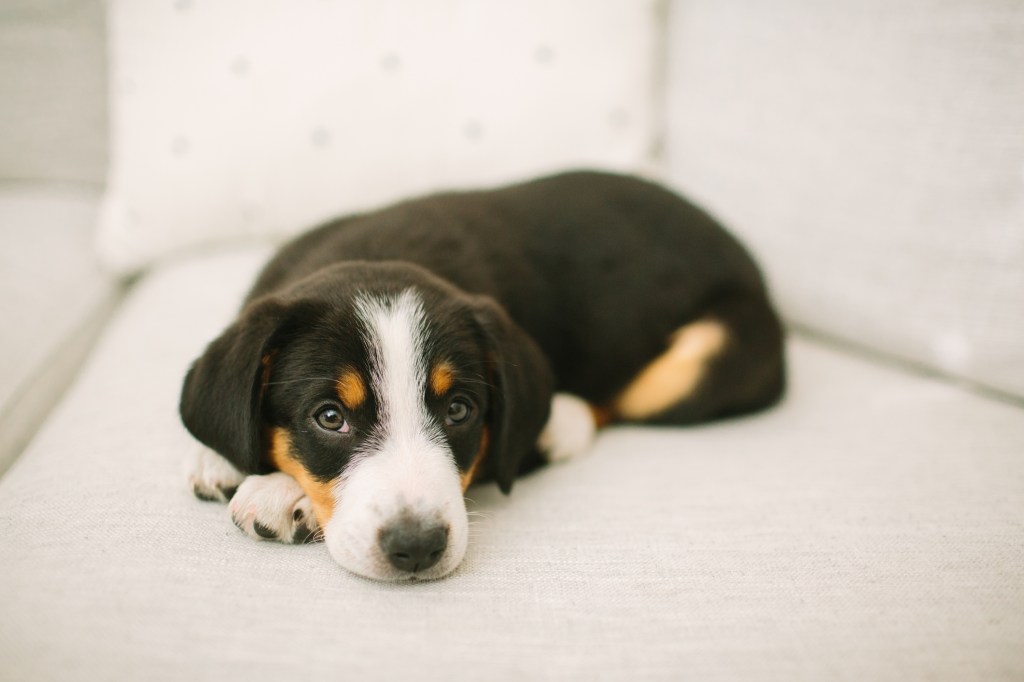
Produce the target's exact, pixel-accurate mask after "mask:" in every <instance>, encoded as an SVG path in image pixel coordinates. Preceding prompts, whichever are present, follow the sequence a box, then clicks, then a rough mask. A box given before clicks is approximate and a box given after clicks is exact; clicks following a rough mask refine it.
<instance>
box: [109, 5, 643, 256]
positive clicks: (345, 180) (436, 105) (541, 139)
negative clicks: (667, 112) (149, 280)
mask: <svg viewBox="0 0 1024 682" xmlns="http://www.w3.org/2000/svg"><path fill="white" fill-rule="evenodd" d="M655 5H656V1H655V0H644V1H639V2H638V1H636V0H602V1H601V2H600V3H592V2H588V1H587V0H558V1H553V0H516V1H515V2H484V1H481V2H460V1H457V0H444V1H437V0H435V1H433V2H398V1H394V0H386V1H380V0H375V1H374V2H356V1H354V0H261V1H260V2H252V1H251V0H217V1H216V2H213V1H210V2H204V1H202V0H159V1H157V0H113V1H112V2H111V3H110V5H109V11H110V14H111V20H110V27H111V38H110V42H111V53H112V62H113V63H112V119H113V125H114V130H113V139H114V144H113V157H112V163H111V166H112V169H111V177H110V183H109V188H108V196H107V200H106V202H105V207H104V212H103V216H102V219H101V225H100V228H99V234H98V249H99V252H100V254H101V256H102V258H103V259H104V261H105V262H106V263H107V264H108V265H110V266H111V267H112V268H113V269H115V270H118V271H120V272H133V271H136V270H138V269H141V268H143V267H145V266H146V265H148V264H150V263H152V262H153V261H155V260H157V259H159V258H161V257H164V256H166V255H169V254H173V253H176V252H180V251H182V250H185V249H189V248H193V247H197V246H203V245H207V244H212V243H218V242H224V241H230V240H238V239H244V238H249V237H253V236H266V235H275V236H277V235H287V234H291V233H295V232H298V231H301V230H303V229H305V228H307V227H310V226H311V225H313V224H315V223H316V222H318V221H320V220H323V219H326V218H328V217H331V216H334V215H338V214H342V213H346V212H351V211H355V210H362V209H367V208H372V207H374V206H377V205H380V204H382V203H386V202H388V201H392V200H395V199H399V198H403V197H406V196H410V195H413V194H418V193H422V192H426V191H431V190H435V189H442V188H464V187H479V186H487V185H492V184H496V183H501V182H505V181H509V180H515V179H520V178H525V177H528V176H531V175H537V174H541V173H545V172H549V171H553V170H558V169H562V168H567V167H575V166H600V167H606V168H618V169H623V170H643V169H644V168H645V167H647V165H648V163H649V161H650V155H651V153H652V149H653V148H654V146H655V145H654V141H655V138H656V135H655V130H654V127H655V126H654V117H655V116H654V112H655V102H656V98H655V96H654V88H655V72H656V68H655V64H656V61H657V55H656V49H655V43H656V40H655V34H656V31H657V13H656V11H655Z"/></svg>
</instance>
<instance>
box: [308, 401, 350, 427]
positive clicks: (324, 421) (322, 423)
mask: <svg viewBox="0 0 1024 682" xmlns="http://www.w3.org/2000/svg"><path fill="white" fill-rule="evenodd" d="M316 423H317V425H318V426H319V427H320V428H321V429H324V430H325V431H337V432H338V433H348V432H349V430H350V428H351V427H349V425H348V420H347V419H345V415H343V414H342V413H341V410H339V409H337V408H336V407H330V406H328V407H324V408H321V409H320V411H319V412H317V413H316Z"/></svg>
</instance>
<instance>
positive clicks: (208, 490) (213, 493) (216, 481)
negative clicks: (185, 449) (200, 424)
mask: <svg viewBox="0 0 1024 682" xmlns="http://www.w3.org/2000/svg"><path fill="white" fill-rule="evenodd" d="M188 467H189V469H188V482H189V485H191V486H192V492H193V493H195V496H196V497H198V498H199V499H200V500H206V501H208V502H227V501H228V500H230V499H231V496H232V495H234V494H235V491H236V490H237V489H238V486H239V485H240V484H241V483H242V479H244V478H245V474H243V473H242V472H241V471H239V470H238V469H236V468H235V467H234V465H233V464H231V462H229V461H227V460H226V459H224V458H223V457H221V456H220V455H218V454H217V453H216V452H214V451H213V450H211V449H210V448H208V447H206V446H199V447H197V448H196V451H195V455H194V456H193V457H192V460H191V461H190V462H189V464H188Z"/></svg>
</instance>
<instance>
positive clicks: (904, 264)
mask: <svg viewBox="0 0 1024 682" xmlns="http://www.w3.org/2000/svg"><path fill="white" fill-rule="evenodd" d="M581 166H590V167H598V168H605V169H614V170H618V171H622V172H629V173H639V174H642V175H644V176H647V177H650V178H653V179H655V180H658V181H660V182H662V183H664V184H666V185H668V186H670V187H671V188H673V189H674V190H676V191H678V192H681V193H683V194H686V195H688V196H689V197H690V198H692V199H693V200H695V201H696V202H698V203H700V204H702V205H703V206H705V207H706V208H707V209H708V210H709V211H711V212H712V213H714V214H715V215H717V216H718V217H719V218H720V219H721V220H722V221H723V222H724V223H725V224H726V225H727V226H728V227H729V228H730V229H731V230H732V231H734V232H735V233H736V234H737V235H738V236H739V237H740V238H741V239H742V240H743V241H744V242H746V244H747V245H748V246H749V247H750V249H751V250H752V251H753V252H754V254H755V255H756V257H757V259H758V260H759V262H760V263H761V265H762V266H763V269H764V270H765V272H766V275H767V278H768V281H769V283H770V286H771V289H772V293H773V296H774V299H775V301H776V303H777V304H778V306H779V308H780V309H781V311H782V312H783V314H784V316H785V318H786V321H787V323H788V325H789V328H790V330H791V332H792V334H791V336H790V342H789V345H788V347H787V354H788V362H789V377H790V381H791V383H790V388H789V390H788V393H787V397H786V399H785V400H784V402H783V403H782V404H781V405H780V406H779V407H778V408H776V409H773V410H770V411H768V412H766V413H764V414H761V415H758V416H756V417H750V418H747V419H742V420H734V421H728V422H722V423H718V424H713V425H706V426H701V427H695V428H692V429H661V430H659V429H652V428H629V427H616V428H613V429H609V430H608V431H606V432H605V433H603V434H602V435H601V436H600V437H599V438H598V439H597V442H596V444H595V447H594V450H593V451H592V452H591V453H589V455H588V456H587V457H583V458H580V459H579V460H576V461H574V462H572V463H571V465H568V466H564V467H562V466H557V467H551V468H550V469H549V470H547V471H545V472H543V474H541V475H537V476H531V477H528V478H526V479H524V480H522V481H520V482H518V483H517V484H516V491H515V493H514V494H513V495H512V496H511V497H509V498H506V497H504V496H502V495H501V494H500V493H499V492H498V491H497V489H496V488H495V487H494V486H481V487H480V488H479V489H474V490H473V491H472V495H471V497H472V499H470V500H469V501H468V503H469V504H470V509H471V510H472V513H473V524H474V525H473V539H472V542H471V546H470V551H469V553H468V554H467V558H466V561H465V562H464V564H463V566H462V567H460V569H459V572H458V574H457V575H455V576H453V577H452V578H450V579H446V580H444V581H438V582H432V583H423V584H419V585H416V586H395V585H382V584H378V583H372V582H368V581H365V580H362V579H360V578H357V577H355V576H352V575H348V574H346V573H345V572H344V571H342V570H341V569H340V568H339V567H338V566H337V565H336V564H334V563H333V562H332V561H331V559H330V557H329V556H328V554H327V552H326V551H324V547H323V546H322V545H308V546H284V545H281V544H278V543H269V542H252V541H251V539H249V538H248V537H246V536H245V535H244V534H242V533H240V532H238V530H237V529H236V528H235V527H234V525H233V524H232V523H231V520H230V519H229V517H228V515H227V513H226V511H225V508H224V506H223V505H217V504H212V503H202V502H198V501H197V500H196V499H194V497H193V495H192V492H191V490H189V486H188V485H186V477H185V475H184V473H183V472H182V465H183V463H185V462H187V460H188V455H189V454H192V453H195V452H196V447H197V446H196V443H195V442H194V441H193V439H191V438H190V437H189V435H188V434H187V433H186V432H185V430H184V429H183V427H182V426H181V424H180V420H179V419H178V415H177V409H176V408H177V400H178V395H179V390H180V386H181V380H182V376H183V374H184V372H185V369H186V367H187V366H188V364H189V363H190V362H191V361H192V360H193V359H194V358H195V357H196V355H197V354H198V353H199V352H201V350H202V348H203V347H204V346H205V344H206V343H207V342H208V341H209V340H210V339H211V338H213V337H214V336H215V335H216V334H218V333H219V332H220V331H221V330H222V329H223V328H224V326H225V325H226V324H227V323H228V322H229V320H230V319H231V318H232V316H233V314H234V313H235V311H236V310H237V306H238V305H239V303H240V301H241V300H242V297H243V296H244V292H245V291H246V289H247V288H248V287H249V285H250V284H251V282H252V281H253V278H254V277H255V275H256V273H257V271H258V269H259V267H260V265H261V264H262V263H263V262H264V261H265V259H266V258H267V257H268V256H269V254H270V253H271V252H272V248H273V245H274V244H276V243H278V242H280V241H281V240H282V239H285V238H287V237H288V236H289V235H292V234H295V233H297V232H299V231H301V230H303V229H305V228H307V227H309V226H311V225H312V224H313V223H315V222H317V221H319V220H322V219H324V218H327V217H329V216H334V215H336V214H343V213H346V212H351V211H359V210H363V209H366V208H370V207H374V206H377V205H380V204H382V203H385V202H389V201H393V200H397V199H401V198H404V197H408V196H410V195H414V194H418V193H422V192H429V191H433V190H437V189H451V188H477V187H486V186H492V185H495V184H499V183H505V182H512V181H517V180H521V179H526V178H530V177H533V176H537V175H540V174H544V173H549V172H553V171H558V170H563V169H567V168H574V167H581ZM622 239H623V240H624V241H625V240H628V239H630V235H629V234H628V233H623V235H622ZM595 305H600V301H595ZM0 322H2V325H0V328H2V331H0V578H2V579H0V679H2V680H7V679H11V680H36V679H40V680H41V679H73V680H79V679H111V680H117V679H124V680H139V679H145V680H160V679H167V680H181V679H195V680H200V679H211V680H218V682H219V681H221V680H225V679H247V680H262V679H267V680H271V679H272V680H281V679H293V678H296V677H299V678H302V679H323V680H336V679H338V678H339V677H344V678H346V679H357V680H363V679H417V680H419V679H425V680H446V681H447V680H453V679H481V678H483V679H510V680H523V679H530V680H533V679H550V680H565V679H580V680H588V681H589V680H609V679H610V680H615V679H622V680H632V679H664V680H678V679H680V678H682V677H685V676H686V675H689V676H690V677H692V678H694V679H701V680H718V679H721V680H735V679H750V678H753V679H761V680H785V681H786V682H790V681H792V680H801V679H802V680H814V681H817V680H822V679H826V680H828V679H867V680H890V679H891V680H907V679H910V680H917V679H928V680H957V681H959V680H992V679H1005V680H1018V681H1019V680H1021V679H1024V650H1022V649H1021V646H1020V644H1021V641H1022V639H1024V583H1022V581H1021V571H1020V567H1021V565H1022V564H1024V544H1022V542H1021V538H1022V537H1024V535H1022V528H1024V526H1022V519H1024V457H1022V456H1021V455H1022V454H1024V419H1022V415H1024V411H1022V407H1024V2H1022V1H1021V0H899V1H898V2H894V1H892V0H776V1H775V2H758V1H757V0H599V1H597V0H514V1H513V0H509V1H507V2H499V1H496V0H473V1H469V0H465V1H460V0H429V1H428V0H421V1H417V2H413V1H411V0H410V1H407V2H398V1H396V0H372V1H369V0H368V1H363V2H356V1H355V0H109V2H99V1H98V0H2V1H0ZM26 443H29V445H28V447H27V448H26V449H24V451H23V452H22V448H23V446H24V445H25V444H26ZM19 453H20V454H19ZM12 463H13V466H11V465H12ZM9 466H10V468H8V467H9ZM5 472H6V473H5ZM296 671H299V673H298V674H296Z"/></svg>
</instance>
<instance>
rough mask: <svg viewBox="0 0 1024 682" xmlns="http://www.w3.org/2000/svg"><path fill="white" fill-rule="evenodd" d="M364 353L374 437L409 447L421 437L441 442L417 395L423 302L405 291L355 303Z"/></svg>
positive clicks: (423, 374)
mask: <svg viewBox="0 0 1024 682" xmlns="http://www.w3.org/2000/svg"><path fill="white" fill-rule="evenodd" d="M356 313H357V315H358V316H359V319H360V321H361V322H362V323H363V325H364V328H365V333H366V345H367V347H368V349H369V354H370V371H371V383H372V385H373V392H374V395H375V396H376V398H377V409H378V413H379V417H378V420H379V421H378V423H379V428H380V433H378V434H377V436H378V439H379V441H381V442H382V441H396V442H398V443H401V444H403V445H410V444H412V442H413V441H414V440H417V439H422V438H424V437H427V438H429V439H430V440H441V441H443V438H444V436H443V434H441V433H439V432H438V430H437V427H436V426H431V424H430V417H429V415H428V414H427V411H426V405H425V404H424V402H423V398H424V395H425V391H426V382H427V368H426V365H427V358H426V343H427V324H426V314H425V313H424V311H423V303H422V302H421V301H420V298H419V296H417V295H416V294H415V293H414V292H413V291H412V290H411V289H406V290H405V291H403V292H402V293H401V294H399V295H398V296H395V297H392V298H383V299H382V298H370V297H363V298H360V299H359V300H358V301H357V302H356Z"/></svg>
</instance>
